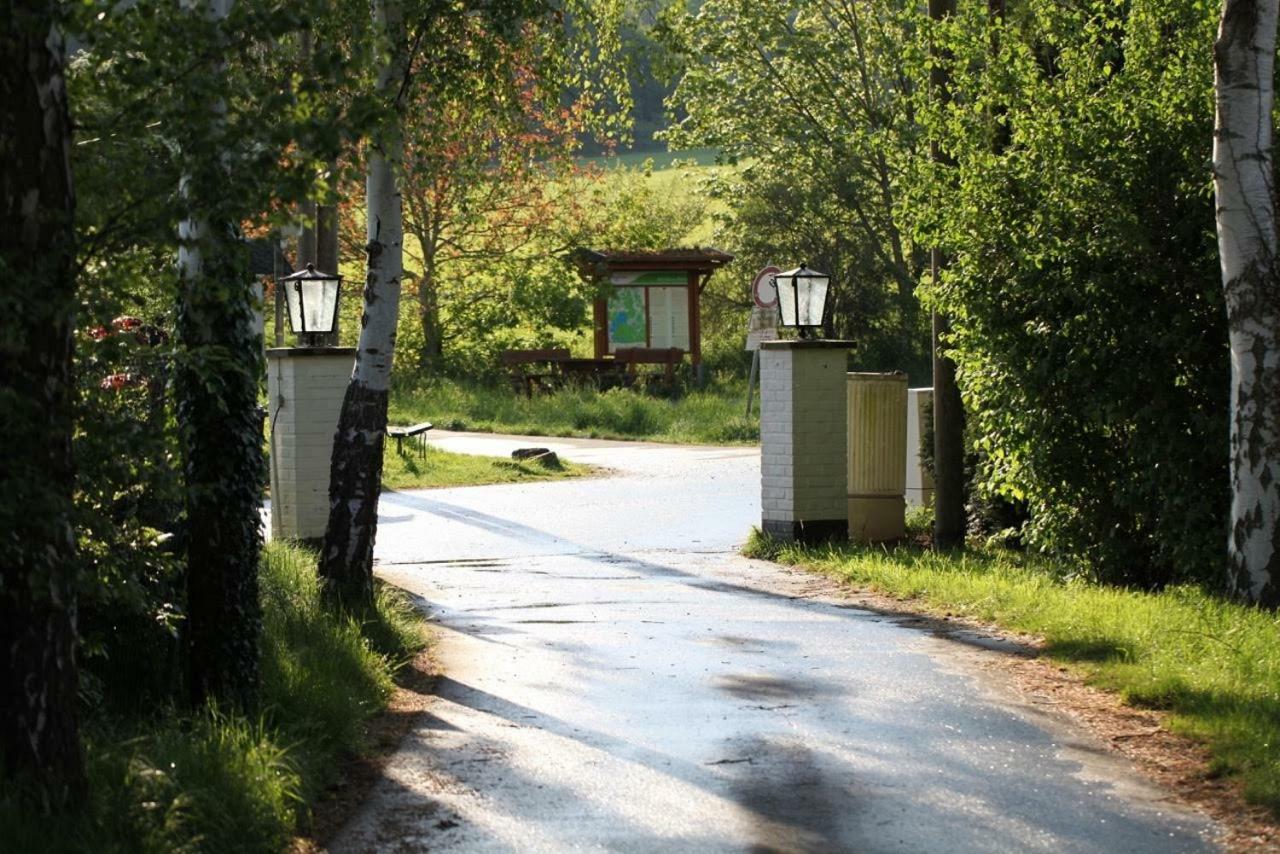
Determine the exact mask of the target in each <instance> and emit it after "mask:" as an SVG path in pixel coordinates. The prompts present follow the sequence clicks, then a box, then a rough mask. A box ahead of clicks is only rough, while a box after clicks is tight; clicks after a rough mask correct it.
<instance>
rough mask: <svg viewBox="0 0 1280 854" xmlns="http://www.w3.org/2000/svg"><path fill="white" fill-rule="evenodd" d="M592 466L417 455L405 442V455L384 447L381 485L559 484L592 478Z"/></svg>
mask: <svg viewBox="0 0 1280 854" xmlns="http://www.w3.org/2000/svg"><path fill="white" fill-rule="evenodd" d="M595 471H596V469H595V468H594V467H593V466H587V465H582V464H581V463H571V462H569V461H568V460H560V461H559V462H557V463H555V464H552V465H546V464H543V463H540V462H534V461H529V462H517V461H515V460H510V459H503V458H501V457H484V456H477V455H475V454H454V453H450V452H449V451H442V450H440V449H439V448H433V447H431V446H430V445H428V446H427V448H426V450H425V453H423V454H419V452H418V449H417V447H416V446H414V445H411V444H410V443H408V442H406V443H405V446H404V453H397V452H396V449H395V443H394V442H388V443H387V452H386V454H385V455H384V457H383V461H382V485H383V486H385V487H387V488H388V489H432V488H436V487H444V486H481V485H484V484H490V483H526V482H529V481H537V480H559V479H562V478H567V477H582V476H583V475H588V474H593V473H595Z"/></svg>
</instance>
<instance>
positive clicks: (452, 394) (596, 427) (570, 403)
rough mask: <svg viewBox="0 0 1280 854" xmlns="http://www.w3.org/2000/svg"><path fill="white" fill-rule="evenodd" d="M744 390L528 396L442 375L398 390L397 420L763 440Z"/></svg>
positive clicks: (551, 432)
mask: <svg viewBox="0 0 1280 854" xmlns="http://www.w3.org/2000/svg"><path fill="white" fill-rule="evenodd" d="M745 394H746V386H745V384H743V383H741V382H738V383H732V382H723V383H714V384H712V385H711V386H710V387H709V388H708V389H706V390H702V391H691V392H689V393H687V394H684V395H682V396H678V397H663V396H656V395H652V394H647V393H644V392H639V391H634V390H630V389H613V390H610V391H606V392H597V391H596V390H595V389H592V388H575V387H569V388H564V389H560V390H558V391H555V392H553V393H548V394H535V395H534V396H533V397H532V398H526V397H523V396H521V395H516V394H513V393H512V392H511V391H510V390H509V389H507V388H505V387H501V388H499V387H492V386H484V385H478V384H466V383H462V382H458V381H456V380H439V381H433V382H430V383H426V384H424V385H421V386H418V387H411V388H400V389H398V390H397V391H396V392H395V393H394V394H393V396H392V399H391V420H392V421H393V422H396V423H413V422H419V421H430V422H432V423H433V424H435V425H436V426H437V427H441V428H444V429H448V430H475V431H480V432H498V433H519V434H524V435H530V436H581V437H586V438H594V439H647V440H652V441H658V442H680V443H694V444H717V445H718V444H732V443H751V442H756V441H758V440H759V438H760V419H759V416H758V414H752V415H751V416H747V415H745V414H744V406H745Z"/></svg>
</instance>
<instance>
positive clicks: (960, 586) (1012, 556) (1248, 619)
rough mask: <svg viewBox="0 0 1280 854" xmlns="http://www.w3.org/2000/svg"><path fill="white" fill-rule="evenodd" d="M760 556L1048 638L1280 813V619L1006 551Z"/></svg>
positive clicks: (759, 543)
mask: <svg viewBox="0 0 1280 854" xmlns="http://www.w3.org/2000/svg"><path fill="white" fill-rule="evenodd" d="M746 552H747V553H748V554H751V555H753V556H759V557H764V558H769V559H775V560H778V561H781V562H784V563H789V564H797V565H800V566H803V567H806V568H808V569H812V570H816V571H819V572H822V573H825V574H828V575H831V576H833V577H835V578H838V579H840V580H842V581H845V582H848V583H850V584H854V585H857V586H860V587H866V588H870V589H873V590H877V591H880V592H883V593H887V594H890V595H892V596H899V597H911V598H912V599H914V600H916V601H917V602H918V603H920V604H921V605H922V606H924V607H927V608H928V609H931V610H936V611H945V612H948V613H951V614H957V615H960V616H965V617H971V618H973V619H976V620H980V621H983V622H990V623H995V624H998V625H1001V626H1004V627H1006V628H1010V629H1015V630H1018V631H1023V632H1029V633H1033V634H1036V635H1039V636H1041V637H1043V638H1044V640H1045V642H1046V653H1047V654H1048V655H1049V656H1051V657H1053V658H1055V659H1058V660H1061V661H1063V662H1069V663H1071V664H1072V665H1074V666H1076V667H1079V668H1080V669H1082V670H1083V671H1084V672H1085V673H1086V674H1087V675H1088V677H1089V679H1090V680H1091V681H1092V682H1094V683H1095V684H1098V685H1101V686H1103V687H1106V688H1109V689H1112V690H1115V691H1117V692H1119V693H1120V694H1121V695H1122V696H1123V697H1124V698H1125V699H1126V700H1127V701H1128V702H1130V703H1133V704H1134V705H1138V706H1143V707H1147V708H1155V709H1163V710H1167V711H1168V712H1169V713H1170V718H1169V721H1170V726H1171V727H1172V728H1173V729H1174V730H1176V731H1178V732H1181V733H1184V734H1186V735H1189V736H1192V737H1194V738H1198V739H1203V740H1204V741H1205V742H1206V743H1207V744H1208V745H1209V746H1210V748H1211V750H1212V754H1213V757H1214V770H1215V771H1216V772H1218V773H1222V774H1228V775H1232V776H1238V777H1239V778H1240V780H1241V781H1242V782H1243V784H1244V790H1245V795H1246V796H1247V797H1248V798H1249V799H1250V800H1252V801H1254V802H1256V803H1260V804H1265V805H1266V806H1268V807H1270V808H1271V809H1272V810H1273V811H1275V812H1276V813H1277V814H1280V616H1278V615H1277V614H1275V613H1273V612H1268V611H1263V610H1259V609H1256V608H1249V607H1245V606H1242V605H1239V604H1236V603H1233V602H1228V601H1224V600H1223V599H1221V598H1218V597H1216V596H1212V595H1209V594H1207V593H1205V592H1203V591H1201V590H1199V589H1197V588H1191V587H1177V588H1171V589H1168V590H1165V591H1162V592H1159V593H1148V592H1142V591H1136V590H1126V589H1122V588H1116V587H1103V586H1097V585H1093V584H1089V583H1086V582H1084V581H1082V580H1080V579H1079V578H1077V577H1075V576H1074V575H1073V574H1072V573H1070V572H1068V570H1067V568H1066V567H1063V566H1060V565H1055V564H1053V563H1050V562H1048V561H1046V560H1044V559H1041V558H1036V557H1029V556H1026V555H1022V554H1018V553H1015V552H1010V551H1006V550H998V549H997V550H971V551H967V552H960V553H939V552H933V551H926V550H921V549H916V548H909V547H898V548H891V549H884V548H869V547H868V548H859V547H856V546H851V545H844V544H841V545H835V546H828V547H823V548H805V547H797V546H790V545H788V546H782V545H780V544H778V543H776V542H775V541H771V540H769V539H768V538H765V537H763V536H761V535H760V534H759V533H758V532H757V533H756V534H754V535H753V536H752V538H751V540H750V542H749V543H748V545H747V547H746Z"/></svg>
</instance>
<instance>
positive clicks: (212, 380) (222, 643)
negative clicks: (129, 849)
mask: <svg viewBox="0 0 1280 854" xmlns="http://www.w3.org/2000/svg"><path fill="white" fill-rule="evenodd" d="M232 2H233V0H185V3H186V5H185V8H186V10H187V11H188V12H189V13H190V14H192V15H201V16H204V17H205V18H206V19H207V20H208V22H209V23H210V25H211V26H210V27H209V28H208V36H207V38H209V39H211V40H213V45H214V49H213V50H212V51H211V54H212V55H213V56H215V57H217V56H218V50H217V44H218V41H217V40H219V39H222V38H225V34H224V32H223V28H222V27H220V26H219V23H220V22H223V21H225V20H226V19H227V18H228V17H229V15H230V14H231V7H232ZM225 87H226V68H225V64H224V63H223V62H222V61H221V59H214V60H213V61H212V62H210V63H208V64H207V65H206V66H205V67H204V68H203V74H202V75H199V76H198V77H197V79H195V80H193V82H192V83H191V84H190V86H189V87H188V88H187V89H186V91H185V92H184V94H185V96H186V97H187V98H188V99H189V103H188V105H187V114H188V116H189V117H190V118H189V121H187V122H186V124H185V125H184V128H183V129H182V131H181V134H182V135H181V137H180V141H179V145H180V148H181V152H182V158H183V161H184V174H183V176H182V179H181V182H180V186H179V191H180V196H181V199H182V201H183V203H184V205H185V208H186V210H185V214H184V217H185V218H184V219H183V220H182V222H181V224H180V225H179V228H178V238H179V249H178V272H179V276H180V283H179V295H178V345H179V355H178V359H177V366H176V368H177V369H176V371H175V377H174V384H175V391H176V395H177V404H178V422H179V430H180V433H181V438H182V445H183V452H184V460H183V463H184V467H185V474H186V504H187V518H188V530H189V535H190V545H189V553H188V569H187V611H188V616H187V643H188V654H189V659H188V668H189V670H188V672H189V688H190V692H191V699H192V701H193V702H196V703H200V702H203V701H204V700H205V699H207V698H217V699H218V700H220V701H222V702H223V703H226V704H228V705H231V706H235V707H239V708H241V709H252V708H253V707H254V706H255V705H256V701H257V691H258V660H259V655H258V638H259V634H260V632H261V616H260V610H259V603H258V559H259V553H260V551H261V545H262V530H261V517H260V515H259V507H260V502H261V499H260V486H259V484H260V483H261V482H262V472H263V459H262V434H261V418H260V416H259V414H258V377H259V376H260V374H261V370H262V364H261V361H262V344H261V340H260V334H259V332H258V330H257V328H256V323H255V316H254V308H255V304H256V295H255V292H254V288H253V285H252V282H251V278H250V276H249V275H248V273H247V271H246V270H245V269H244V260H245V259H244V258H243V248H242V245H241V243H240V241H239V239H238V238H239V235H238V233H237V219H236V216H235V210H236V208H235V205H237V204H238V200H237V199H235V198H234V194H233V193H228V192H227V189H226V188H227V186H228V185H229V184H230V179H229V174H228V172H229V167H228V163H229V160H228V158H227V156H226V155H225V153H224V150H223V148H222V146H224V145H227V144H228V140H227V139H225V138H224V137H225V134H224V133H223V131H224V130H225V116H226V102H225V100H224V97H223V95H222V92H223V91H225ZM229 196H230V198H229Z"/></svg>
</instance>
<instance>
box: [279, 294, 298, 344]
mask: <svg viewBox="0 0 1280 854" xmlns="http://www.w3.org/2000/svg"><path fill="white" fill-rule="evenodd" d="M279 287H282V288H284V301H285V304H286V305H288V307H289V329H290V330H292V331H293V333H294V334H295V335H296V334H298V333H299V332H302V331H304V330H303V326H302V297H301V296H299V294H298V282H290V281H283V282H280V283H279Z"/></svg>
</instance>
